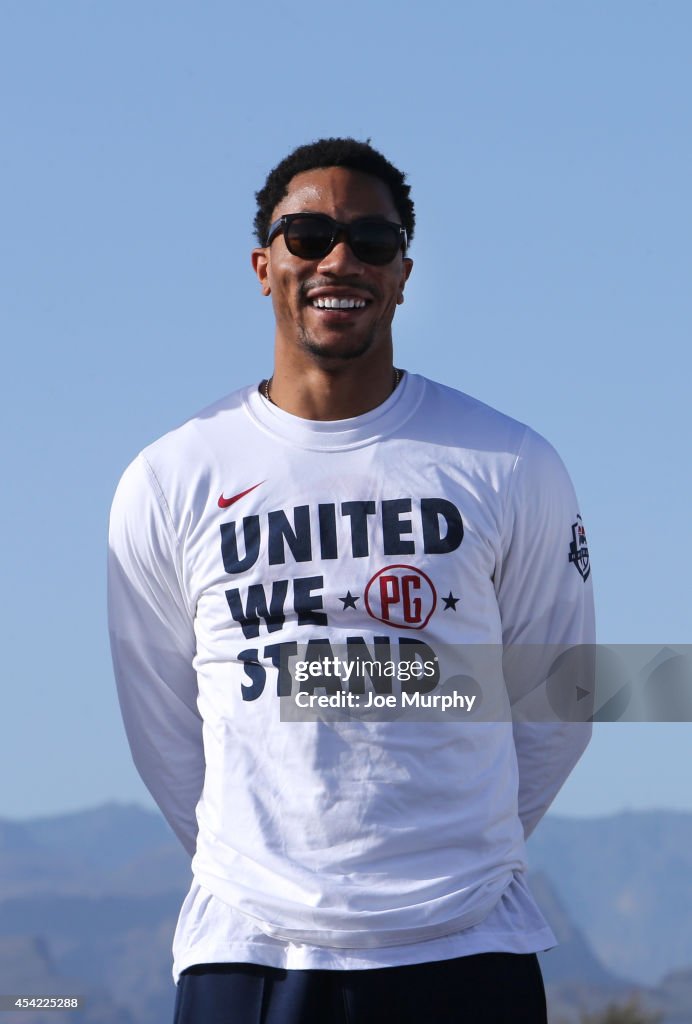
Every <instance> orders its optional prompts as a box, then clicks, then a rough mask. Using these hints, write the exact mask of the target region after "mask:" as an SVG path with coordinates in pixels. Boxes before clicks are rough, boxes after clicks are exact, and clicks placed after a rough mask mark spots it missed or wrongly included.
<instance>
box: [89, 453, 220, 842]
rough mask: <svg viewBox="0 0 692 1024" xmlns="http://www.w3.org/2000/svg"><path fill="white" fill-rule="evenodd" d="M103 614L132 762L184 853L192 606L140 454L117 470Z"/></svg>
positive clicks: (195, 767)
mask: <svg viewBox="0 0 692 1024" xmlns="http://www.w3.org/2000/svg"><path fill="white" fill-rule="evenodd" d="M108 619H109V628H110V639H111V652H112V656H113V667H114V671H115V679H116V684H117V688H118V697H119V700H120V708H121V711H122V716H123V721H124V723H125V730H126V732H127V737H128V741H129V744H130V749H131V751H132V757H133V760H134V763H135V765H136V767H137V770H138V771H139V774H140V775H141V777H142V779H143V781H144V783H145V785H146V786H147V788H148V789H149V791H150V792H151V794H152V796H153V798H154V800H155V801H156V803H157V804H158V805H159V807H160V808H161V811H162V812H163V815H164V817H165V818H166V820H167V821H168V823H169V824H170V826H171V828H172V829H173V831H174V832H175V833H176V835H177V836H178V838H179V839H180V841H181V842H182V844H183V846H184V847H185V849H186V850H187V851H188V853H190V854H191V855H192V854H194V851H195V845H196V837H197V821H196V816H195V808H196V805H197V801H198V799H199V796H200V793H201V790H202V784H203V780H204V754H203V748H202V721H201V718H200V715H199V712H198V711H197V677H196V673H195V671H194V669H193V665H192V659H193V656H194V653H195V637H194V630H193V614H192V612H191V610H190V608H189V607H188V604H187V600H186V598H185V594H184V588H183V584H182V574H181V571H180V561H179V550H178V542H177V538H176V534H175V530H174V527H173V523H172V521H171V517H170V513H169V511H168V507H167V505H166V502H165V499H164V496H163V494H162V492H161V489H160V487H159V485H158V482H157V480H156V478H155V476H154V474H153V472H152V470H151V468H150V466H149V464H148V462H147V461H146V459H145V458H144V456H142V455H140V456H139V457H138V458H137V459H136V460H135V461H134V462H133V463H132V464H131V465H130V466H129V467H128V469H127V470H126V471H125V473H124V475H123V477H122V479H121V481H120V484H119V485H118V489H117V491H116V494H115V498H114V501H113V506H112V509H111V518H110V529H109V556H108Z"/></svg>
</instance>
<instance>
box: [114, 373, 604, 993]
mask: <svg viewBox="0 0 692 1024" xmlns="http://www.w3.org/2000/svg"><path fill="white" fill-rule="evenodd" d="M109 615H110V623H111V642H112V650H113V659H114V665H115V673H116V679H117V684H118V692H119V697H120V703H121V707H122V713H123V718H124V721H125V726H126V729H127V733H128V738H129V741H130V745H131V748H132V753H133V757H134V760H135V763H136V765H137V767H138V769H139V771H140V773H141V775H142V777H143V779H144V781H145V783H146V784H147V786H148V787H149V789H150V791H151V792H152V794H153V796H154V798H155V800H156V801H157V803H158V804H159V806H160V807H161V810H162V812H163V813H164V815H165V817H166V818H167V820H168V821H169V823H170V824H171V826H172V828H173V829H174V831H175V832H176V834H177V835H178V836H179V838H180V840H181V842H182V843H183V844H184V846H185V848H186V849H187V850H188V851H189V852H190V854H191V855H194V856H193V861H192V870H193V875H194V880H193V886H192V889H191V891H190V894H189V896H188V898H187V900H186V901H185V905H184V907H183V911H182V913H181V918H180V921H179V925H178V931H177V934H176V941H175V953H176V963H175V971H176V973H178V972H179V971H180V970H182V969H184V968H185V967H186V966H190V965H191V964H193V963H199V962H211V961H238V960H246V961H254V962H261V963H268V964H272V965H275V966H284V967H324V966H328V967H334V968H338V967H368V966H373V967H374V966H383V965H385V964H388V965H394V964H399V963H411V962H420V961H424V960H432V959H440V958H444V957H451V956H458V955H463V954H464V953H470V952H480V951H491V950H495V949H505V950H509V951H516V952H528V951H532V950H536V949H540V948H545V946H547V945H550V944H551V943H552V941H553V939H552V935H551V933H550V930H549V929H548V928H547V926H546V925H545V922H544V921H543V920H542V918H541V916H540V914H539V912H538V910H537V908H536V907H535V904H534V903H533V901H532V898H531V896H530V893H529V892H528V889H527V887H526V884H525V881H524V873H525V869H526V860H525V851H524V839H525V837H526V836H527V835H528V834H529V832H530V831H531V830H532V829H533V828H534V827H535V825H536V823H537V822H538V821H539V820H540V818H541V817H542V816H543V814H544V813H545V811H546V809H547V807H548V806H549V805H550V803H551V801H552V800H553V798H554V796H555V794H556V793H557V791H558V790H559V788H560V786H561V785H562V783H563V782H564V780H565V778H566V777H567V775H568V774H569V772H570V771H571V769H572V768H573V766H574V764H575V763H576V761H577V759H578V758H579V756H580V754H581V753H582V751H583V749H584V747H585V745H586V743H587V742H588V735H589V727H588V725H586V724H581V725H577V724H574V723H563V722H560V721H552V722H550V723H547V722H545V721H534V720H532V716H531V714H530V713H529V714H512V709H513V708H515V709H517V708H521V707H522V706H523V707H526V706H529V707H531V706H532V702H533V700H534V698H538V700H539V703H540V697H539V695H540V693H541V691H542V690H544V689H545V672H544V671H543V670H537V671H536V675H535V678H532V677H530V678H527V674H526V670H525V669H524V671H523V672H522V671H519V672H518V673H517V674H516V680H514V679H512V680H510V679H504V678H503V676H502V669H501V665H502V657H501V654H502V651H504V650H507V649H508V648H510V647H514V648H519V647H522V646H526V647H527V649H529V645H531V647H532V649H548V645H550V647H551V648H553V649H557V650H562V649H564V648H565V647H569V646H570V645H575V644H591V643H593V641H594V626H593V604H592V592H591V576H590V567H589V562H588V549H587V547H586V539H585V533H584V528H583V525H582V520H581V517H580V515H579V510H578V507H577V503H576V499H575V496H574V493H573V490H572V487H571V484H570V481H569V478H568V476H567V473H566V471H565V469H564V467H563V465H562V463H561V462H560V460H559V458H558V456H557V455H556V454H555V452H554V450H553V449H552V448H551V447H550V446H549V445H548V444H547V442H546V441H544V440H543V439H542V438H541V437H540V436H539V435H537V434H535V433H534V432H533V431H531V430H530V429H529V428H527V427H525V426H524V425H522V424H520V423H517V422H516V421H514V420H512V419H510V418H508V417H506V416H503V415H501V414H500V413H498V412H496V411H494V410H492V409H490V408H489V407H487V406H485V405H483V404H482V403H480V402H477V401H475V400H474V399H472V398H469V397H468V396H466V395H463V394H461V393H459V392H456V391H453V390H452V389H449V388H446V387H443V386H442V385H439V384H436V383H433V382H431V381H428V380H426V379H425V378H422V377H417V376H412V375H408V374H407V375H405V376H404V378H403V380H402V382H401V384H400V385H399V387H398V388H397V389H396V391H395V392H394V393H393V394H392V396H391V397H390V398H389V399H388V400H387V401H386V402H385V403H383V405H381V406H379V407H378V408H376V409H374V410H372V411H371V412H369V413H367V414H365V415H364V416H359V417H357V418H354V419H351V420H345V421H336V422H315V421H308V420H303V419H300V418H298V417H294V416H291V415H290V414H288V413H285V412H283V411H282V410H281V409H278V408H277V407H276V406H273V405H272V404H270V403H268V402H267V401H266V400H265V399H264V398H263V397H262V396H261V395H260V394H259V392H258V390H257V389H256V388H254V387H250V388H247V389H244V390H242V391H239V392H236V393H234V394H232V395H230V396H228V397H227V398H225V399H222V400H221V401H220V402H218V403H217V404H216V405H214V406H212V407H210V408H209V409H206V410H204V411H203V412H202V413H200V414H199V415H198V416H196V417H195V418H194V419H192V420H190V421H188V422H187V423H185V424H184V425H183V426H181V427H180V428H178V429H177V430H174V431H172V432H171V433H170V434H168V435H166V436H165V437H163V438H162V439H161V440H159V441H157V442H156V443H155V444H153V445H151V446H150V447H149V448H147V449H146V450H145V451H144V452H143V453H142V454H140V455H139V456H138V458H137V459H136V460H135V461H134V462H133V463H132V464H131V465H130V467H129V468H128V469H127V470H126V472H125V474H124V476H123V478H122V480H121V482H120V485H119V487H118V491H117V494H116V497H115V500H114V504H113V510H112V515H111V528H110V569H109ZM412 640H418V641H423V642H424V644H425V645H427V648H429V649H431V650H433V651H435V650H436V649H439V650H440V651H442V650H443V649H444V650H445V651H448V650H450V649H452V650H453V649H454V648H455V647H456V648H458V649H459V650H463V649H464V648H468V647H469V645H476V646H477V647H480V645H483V648H484V649H487V650H491V651H492V650H497V651H498V652H500V657H499V659H498V661H497V664H498V665H499V666H500V668H499V670H497V671H495V670H494V671H492V672H491V673H490V676H489V677H488V678H486V679H481V680H480V686H481V690H483V689H484V688H485V698H486V705H485V707H486V709H489V708H492V707H497V708H503V707H506V708H507V709H509V711H508V714H507V715H504V716H503V715H499V716H497V720H494V717H493V716H492V715H490V716H488V715H487V713H486V714H484V716H483V720H480V721H478V720H476V721H468V722H465V721H458V720H455V721H439V720H437V721H435V720H426V719H425V717H424V716H423V717H422V718H421V719H420V720H418V721H416V722H411V721H408V722H406V721H399V720H394V721H380V720H371V719H367V718H364V719H362V720H349V721H343V720H338V719H333V720H327V721H319V722H314V721H312V722H297V721H282V719H281V716H280V711H279V707H280V703H281V701H280V699H279V697H280V695H281V694H283V695H284V698H285V696H286V695H289V696H290V695H292V694H293V692H294V690H296V689H297V688H298V684H297V682H296V681H295V680H294V679H291V678H290V676H288V675H287V674H286V671H285V664H286V658H287V656H289V655H292V654H293V655H296V654H297V655H298V656H300V657H302V656H305V654H306V652H307V654H308V656H309V654H310V652H311V651H312V652H313V653H314V651H315V650H320V651H324V650H325V649H328V650H333V649H335V648H338V645H347V644H348V645H351V647H353V649H355V650H358V651H368V652H370V653H372V652H374V651H378V652H379V653H380V654H381V653H382V651H383V650H384V651H392V652H396V651H397V649H399V650H400V649H401V645H402V644H404V645H405V644H406V642H407V641H412ZM325 645H326V647H325ZM338 649H340V648H338ZM529 663H530V659H529ZM540 663H541V659H540V658H539V659H538V664H539V666H540ZM503 717H504V718H505V720H501V719H502V718H503ZM534 717H535V716H534ZM511 718H514V725H513V727H512V724H511V722H510V719H511Z"/></svg>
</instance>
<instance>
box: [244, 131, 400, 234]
mask: <svg viewBox="0 0 692 1024" xmlns="http://www.w3.org/2000/svg"><path fill="white" fill-rule="evenodd" d="M316 167H348V168H349V169H350V170H352V171H361V172H362V173H363V174H371V175H372V176H373V177H374V178H379V179H380V181H383V182H384V183H385V185H387V187H388V188H389V191H390V192H391V194H392V199H393V201H394V205H395V207H396V209H397V212H398V214H399V217H400V218H401V223H402V224H403V226H404V227H405V228H406V235H407V238H408V241H409V243H410V242H411V239H412V238H413V229H414V226H415V223H416V216H415V213H414V209H413V201H412V199H411V197H410V194H409V193H410V191H411V188H410V186H409V185H407V184H406V175H405V174H403V173H402V172H401V171H399V170H397V168H396V167H395V166H394V165H393V164H390V162H389V160H387V158H386V157H384V156H383V155H382V153H380V152H378V150H376V149H373V147H372V146H371V145H370V140H369V139H368V141H367V142H359V141H358V139H351V138H346V139H317V140H316V141H315V142H310V143H308V144H307V145H305V146H298V148H297V149H294V150H293V152H292V153H289V154H288V156H286V157H284V159H283V160H282V161H281V163H278V164H277V165H276V167H275V168H274V169H273V170H272V171H270V172H269V174H268V175H267V180H266V181H265V183H264V187H263V188H261V189H260V191H259V192H256V193H255V198H256V199H257V213H256V214H255V225H254V226H255V234H256V236H257V240H258V241H259V244H260V245H266V244H267V235H268V234H269V226H270V224H271V215H272V213H273V211H274V210H275V209H276V207H277V206H278V204H279V203H280V202H281V200H282V199H283V198H284V196H285V195H286V194H287V192H288V186H289V184H290V183H291V181H292V179H293V178H294V177H295V176H296V174H301V173H302V172H303V171H312V170H314V169H315V168H316Z"/></svg>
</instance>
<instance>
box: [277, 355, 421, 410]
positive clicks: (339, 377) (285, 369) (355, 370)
mask: <svg viewBox="0 0 692 1024" xmlns="http://www.w3.org/2000/svg"><path fill="white" fill-rule="evenodd" d="M328 362H329V363H331V365H326V364H327V363H328ZM400 376H401V374H400V371H398V370H396V369H395V368H394V366H393V363H392V354H391V348H390V350H389V352H388V353H387V358H386V359H385V358H382V357H379V358H378V359H377V360H376V361H375V360H368V359H363V358H357V359H350V360H333V359H332V360H329V361H327V360H320V361H319V362H318V361H314V362H312V363H311V364H309V365H307V366H306V365H303V366H301V367H300V368H298V367H293V366H292V365H291V363H290V361H286V360H282V359H280V358H279V357H278V353H277V359H276V366H275V370H274V373H273V375H272V377H271V378H270V380H269V381H268V382H267V384H266V385H263V387H262V392H263V394H264V395H265V397H267V390H268V392H269V399H270V401H271V402H273V403H274V405H277V406H278V407H279V408H280V409H284V410H285V411H286V412H290V413H291V414H292V415H294V416H300V417H301V418H303V419H308V420H344V419H351V418H352V417H354V416H361V415H362V414H363V413H366V412H369V411H370V410H371V409H375V408H377V406H378V405H382V403H383V402H385V401H386V400H387V399H388V398H389V396H390V395H391V394H392V392H393V391H394V389H395V387H396V385H397V384H398V382H399V379H400Z"/></svg>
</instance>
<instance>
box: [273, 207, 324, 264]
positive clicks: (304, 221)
mask: <svg viewBox="0 0 692 1024" xmlns="http://www.w3.org/2000/svg"><path fill="white" fill-rule="evenodd" d="M284 238H285V240H286V248H287V249H288V251H289V252H290V253H292V255H293V256H298V257H300V259H302V260H318V259H321V258H322V256H325V255H326V254H327V253H328V252H329V246H330V244H331V241H332V226H331V224H330V222H329V221H328V220H322V219H321V218H319V217H309V216H306V217H296V218H295V219H294V220H292V221H291V222H290V224H288V225H287V226H286V228H285V230H284Z"/></svg>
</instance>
